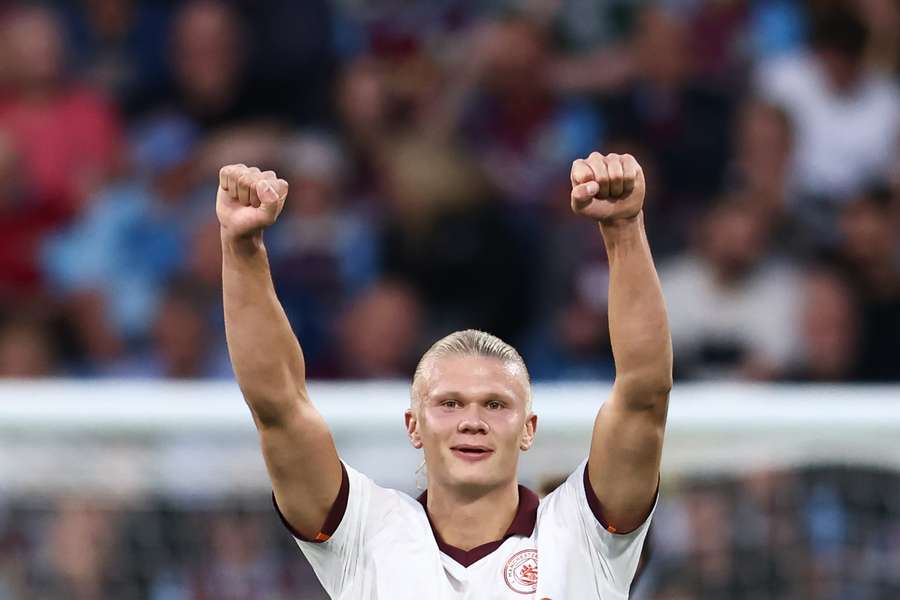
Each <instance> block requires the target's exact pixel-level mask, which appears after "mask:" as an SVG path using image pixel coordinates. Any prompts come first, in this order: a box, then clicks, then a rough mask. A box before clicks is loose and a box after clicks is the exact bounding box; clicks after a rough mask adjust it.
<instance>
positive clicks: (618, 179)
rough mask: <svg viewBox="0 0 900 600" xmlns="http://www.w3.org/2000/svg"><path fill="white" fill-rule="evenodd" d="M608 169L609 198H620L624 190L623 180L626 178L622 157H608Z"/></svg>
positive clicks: (616, 155) (611, 155)
mask: <svg viewBox="0 0 900 600" xmlns="http://www.w3.org/2000/svg"><path fill="white" fill-rule="evenodd" d="M606 169H607V171H609V196H610V197H611V198H620V197H621V196H622V190H623V185H622V179H623V177H624V176H625V172H624V170H623V169H622V159H621V157H620V156H619V155H618V154H609V155H607V156H606Z"/></svg>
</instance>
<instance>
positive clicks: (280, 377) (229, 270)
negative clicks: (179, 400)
mask: <svg viewBox="0 0 900 600" xmlns="http://www.w3.org/2000/svg"><path fill="white" fill-rule="evenodd" d="M222 287H223V296H224V297H223V303H224V309H225V335H226V338H227V341H228V352H229V354H230V356H231V364H232V367H233V368H234V373H235V376H236V377H237V381H238V384H239V385H240V387H241V391H242V392H243V394H244V398H245V399H246V400H247V403H248V404H249V405H250V409H251V411H253V415H254V419H255V420H256V421H257V424H258V425H271V424H277V423H279V422H281V421H283V420H284V419H286V418H288V417H289V416H290V415H291V413H292V411H293V410H294V409H296V408H297V403H298V402H305V401H306V400H307V395H306V383H305V379H306V372H305V371H306V368H305V365H304V361H303V353H302V351H301V349H300V344H299V343H298V342H297V338H296V337H295V336H294V334H293V332H292V330H291V326H290V323H289V322H288V319H287V316H286V315H285V313H284V309H283V308H282V307H281V304H280V303H279V301H278V298H277V296H276V295H275V287H274V285H273V283H272V275H271V272H270V270H269V261H268V256H267V254H266V250H265V246H264V245H263V244H262V241H261V239H259V241H256V242H253V241H250V240H249V239H243V240H240V241H237V242H235V241H228V240H225V239H223V242H222Z"/></svg>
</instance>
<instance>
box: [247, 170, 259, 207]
mask: <svg viewBox="0 0 900 600" xmlns="http://www.w3.org/2000/svg"><path fill="white" fill-rule="evenodd" d="M260 181H261V178H260V176H259V174H255V173H254V174H253V175H252V179H251V182H250V186H249V187H248V190H247V196H248V199H249V200H250V206H252V207H253V208H259V206H260V204H261V202H260V200H259V194H257V193H256V189H257V186H258V185H259V182H260Z"/></svg>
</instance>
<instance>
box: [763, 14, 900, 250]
mask: <svg viewBox="0 0 900 600" xmlns="http://www.w3.org/2000/svg"><path fill="white" fill-rule="evenodd" d="M868 36H869V31H868V29H867V27H866V25H865V24H864V23H863V22H862V21H861V20H860V18H859V15H858V14H856V12H855V11H854V10H852V9H850V8H847V7H842V6H841V5H838V6H837V7H833V8H829V9H827V10H824V11H822V12H821V13H819V14H817V15H815V21H814V24H813V32H812V44H811V47H810V48H809V49H808V50H801V51H798V52H795V53H791V54H789V55H786V56H782V57H777V58H774V59H772V60H770V61H766V62H764V63H762V64H761V65H759V69H758V73H757V85H758V87H759V90H760V93H761V94H762V96H763V97H765V98H766V99H768V100H769V101H771V102H773V103H775V104H777V105H779V106H782V107H783V108H784V109H785V110H786V111H787V113H788V114H789V115H790V119H791V122H792V123H793V124H794V127H795V132H796V135H795V137H796V143H795V146H794V157H793V161H792V162H793V170H794V181H793V183H794V184H795V186H796V189H797V191H798V193H799V194H800V196H801V198H802V199H803V200H804V201H805V202H804V204H803V206H802V208H801V210H800V211H799V213H798V215H799V216H800V217H802V218H804V219H805V220H806V221H807V222H808V224H807V227H809V228H811V229H812V230H813V231H815V232H816V233H817V236H818V238H819V239H820V240H821V241H822V242H824V243H826V244H828V243H832V244H833V243H834V241H835V239H834V237H835V231H836V224H835V220H836V216H837V212H839V206H840V204H841V203H842V202H844V201H846V200H847V199H849V198H850V197H852V196H853V195H854V194H856V193H858V192H859V191H861V189H862V188H863V187H864V186H865V185H867V184H868V183H869V182H870V181H872V180H874V179H878V178H884V177H885V176H886V175H887V173H888V170H889V168H890V167H891V166H892V158H893V157H894V156H895V155H896V152H897V145H898V139H900V91H898V88H897V82H896V81H895V80H892V79H890V78H888V77H887V76H885V75H884V74H883V73H879V72H875V71H872V70H871V69H870V68H868V67H867V66H866V63H865V60H864V52H865V49H866V44H867V40H868V39H869V38H868ZM837 140H839V143H838V142H837Z"/></svg>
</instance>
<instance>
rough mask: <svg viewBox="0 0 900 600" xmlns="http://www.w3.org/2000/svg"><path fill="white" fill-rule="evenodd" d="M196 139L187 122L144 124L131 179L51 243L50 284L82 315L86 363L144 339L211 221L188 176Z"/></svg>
mask: <svg viewBox="0 0 900 600" xmlns="http://www.w3.org/2000/svg"><path fill="white" fill-rule="evenodd" d="M196 137H197V134H196V131H195V129H194V128H193V126H192V125H191V124H190V123H188V122H185V121H184V120H183V119H179V118H161V119H158V120H154V121H153V122H150V123H147V124H145V125H144V126H143V127H141V128H140V129H139V130H138V131H137V132H136V134H135V138H134V145H133V149H134V173H135V176H134V178H133V179H125V180H121V181H117V182H116V183H114V184H113V185H111V186H109V187H107V188H104V189H103V190H102V191H101V192H100V193H99V195H98V197H97V198H96V199H95V200H93V201H92V203H91V206H90V208H89V209H88V210H87V211H86V212H85V213H84V214H83V215H82V216H81V217H80V218H79V219H78V220H77V221H76V222H75V223H73V224H72V226H71V227H69V228H67V229H66V230H65V231H62V232H60V233H59V234H57V235H55V236H53V238H51V239H49V240H48V241H47V248H46V253H45V268H46V275H47V277H48V280H49V281H50V282H51V284H52V285H53V287H54V288H55V290H56V291H57V293H59V294H61V295H64V296H63V297H64V298H68V301H69V302H71V304H72V306H74V307H79V306H80V307H82V308H81V309H79V310H76V311H75V312H74V314H73V315H71V318H73V319H74V325H75V328H76V330H77V331H78V335H80V336H81V338H82V344H83V346H84V347H85V350H86V351H87V352H88V355H89V356H93V357H94V358H95V359H96V360H99V361H100V362H103V361H104V360H110V359H116V358H118V355H119V354H120V353H121V352H122V351H123V350H124V348H123V347H122V346H123V344H124V345H128V344H131V343H135V342H138V341H140V340H141V339H142V338H143V337H144V336H146V334H147V328H148V327H149V325H150V322H151V315H153V313H154V310H155V307H156V303H157V302H158V299H159V295H160V291H161V286H162V285H163V283H164V282H165V281H166V279H167V278H168V277H170V276H171V275H172V274H173V273H174V272H176V271H177V270H178V269H179V268H180V266H181V264H182V261H183V260H184V255H185V250H186V248H187V244H188V240H189V239H190V237H191V235H192V234H193V232H194V231H195V229H196V228H197V227H198V226H199V224H200V223H202V222H204V221H205V220H206V218H207V217H208V216H209V215H208V211H206V210H205V209H206V206H204V204H205V203H204V202H203V201H202V200H200V197H201V194H200V193H199V192H198V190H197V185H198V184H199V182H198V181H197V180H196V178H197V176H198V175H199V174H198V173H197V172H196V171H195V170H194V169H192V168H191V164H192V160H193V158H194V150H195V143H196ZM203 191H206V190H203ZM104 332H105V333H104ZM89 360H90V359H89ZM86 366H87V367H88V368H91V366H92V365H91V364H90V363H88V365H86ZM93 366H101V365H93Z"/></svg>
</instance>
